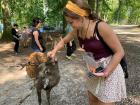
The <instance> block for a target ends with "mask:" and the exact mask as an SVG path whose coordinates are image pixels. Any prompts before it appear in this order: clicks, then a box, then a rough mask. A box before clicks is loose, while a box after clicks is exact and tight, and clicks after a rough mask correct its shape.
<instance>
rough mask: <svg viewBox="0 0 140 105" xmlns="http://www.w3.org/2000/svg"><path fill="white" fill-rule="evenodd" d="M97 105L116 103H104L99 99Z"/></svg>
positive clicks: (113, 104)
mask: <svg viewBox="0 0 140 105" xmlns="http://www.w3.org/2000/svg"><path fill="white" fill-rule="evenodd" d="M97 105H115V103H104V102H101V101H100V100H98V103H97Z"/></svg>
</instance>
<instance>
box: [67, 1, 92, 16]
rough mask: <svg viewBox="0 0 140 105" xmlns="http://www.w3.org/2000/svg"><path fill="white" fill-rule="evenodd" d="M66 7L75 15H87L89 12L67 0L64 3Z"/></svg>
mask: <svg viewBox="0 0 140 105" xmlns="http://www.w3.org/2000/svg"><path fill="white" fill-rule="evenodd" d="M66 8H67V9H68V10H70V11H72V12H74V13H75V14H77V15H80V16H89V14H88V13H87V12H86V11H85V10H83V9H81V8H80V7H79V6H77V5H76V4H74V3H72V2H71V1H68V3H67V4H66Z"/></svg>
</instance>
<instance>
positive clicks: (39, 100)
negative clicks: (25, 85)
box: [37, 89, 41, 105]
mask: <svg viewBox="0 0 140 105" xmlns="http://www.w3.org/2000/svg"><path fill="white" fill-rule="evenodd" d="M37 96H38V103H39V105H41V90H39V89H37Z"/></svg>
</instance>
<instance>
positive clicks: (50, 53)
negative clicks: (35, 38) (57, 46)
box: [47, 50, 56, 58]
mask: <svg viewBox="0 0 140 105" xmlns="http://www.w3.org/2000/svg"><path fill="white" fill-rule="evenodd" d="M55 54H56V51H54V50H52V51H49V52H48V53H47V57H50V58H54V57H55Z"/></svg>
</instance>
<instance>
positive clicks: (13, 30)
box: [11, 28, 19, 40]
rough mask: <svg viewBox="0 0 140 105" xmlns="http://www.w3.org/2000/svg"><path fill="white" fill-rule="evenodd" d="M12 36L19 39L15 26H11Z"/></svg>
mask: <svg viewBox="0 0 140 105" xmlns="http://www.w3.org/2000/svg"><path fill="white" fill-rule="evenodd" d="M11 31H12V36H13V39H14V40H19V36H18V35H17V31H16V29H15V28H12V30H11Z"/></svg>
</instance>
